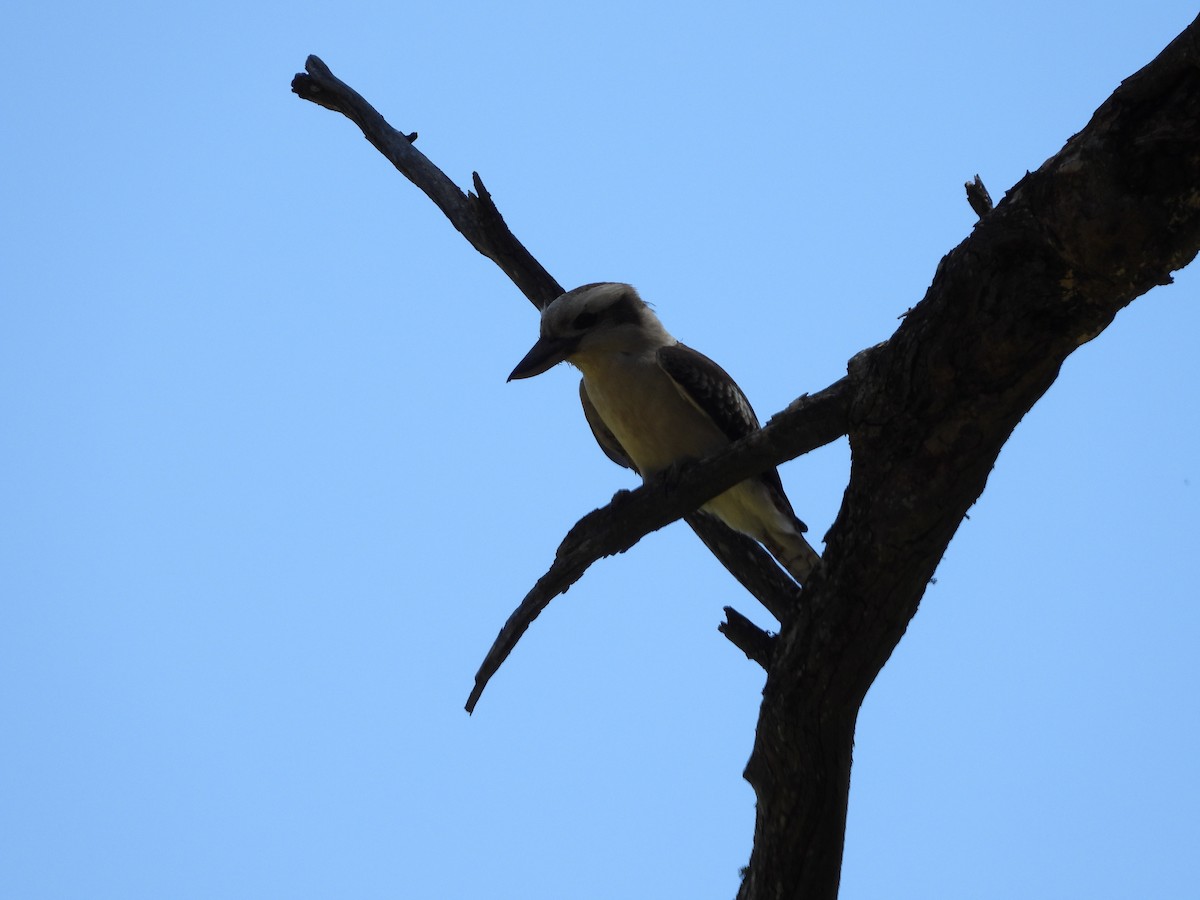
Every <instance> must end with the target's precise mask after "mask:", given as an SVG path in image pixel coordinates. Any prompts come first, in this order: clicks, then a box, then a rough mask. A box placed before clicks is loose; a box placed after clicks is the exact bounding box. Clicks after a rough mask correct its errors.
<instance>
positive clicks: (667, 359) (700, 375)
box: [508, 281, 821, 585]
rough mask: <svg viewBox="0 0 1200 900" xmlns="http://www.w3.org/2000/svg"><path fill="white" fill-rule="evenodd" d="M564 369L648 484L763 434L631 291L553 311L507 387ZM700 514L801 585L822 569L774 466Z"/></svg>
mask: <svg viewBox="0 0 1200 900" xmlns="http://www.w3.org/2000/svg"><path fill="white" fill-rule="evenodd" d="M561 362H567V363H570V364H571V365H573V366H575V367H576V368H577V369H579V371H580V372H581V373H582V374H583V379H582V380H581V381H580V384H579V397H580V400H581V401H582V403H583V412H584V417H585V418H586V419H587V423H588V425H589V426H590V427H591V430H592V434H593V435H594V436H595V438H596V442H597V443H598V444H599V445H600V449H602V450H603V451H604V453H605V454H606V455H607V456H608V458H609V459H611V460H612V461H613V462H615V463H617V464H618V465H621V466H624V467H626V468H629V469H633V470H634V471H635V472H637V473H638V474H639V475H641V477H642V479H643V481H646V480H649V479H650V478H652V477H653V476H654V475H656V474H658V473H660V472H662V471H663V470H664V469H667V468H669V467H671V466H673V465H677V464H680V463H683V462H685V461H687V460H697V459H703V458H704V457H707V456H711V455H712V454H713V453H716V452H717V451H718V450H720V449H722V448H723V447H726V446H728V445H729V444H731V443H733V442H734V441H736V440H738V439H739V438H742V437H744V436H745V435H747V434H749V433H751V432H752V431H756V430H757V429H758V428H759V423H758V417H757V416H756V415H755V414H754V409H753V408H752V407H751V406H750V401H749V400H747V399H746V395H745V393H743V391H742V389H741V388H740V387H738V385H737V382H735V381H734V380H733V378H731V377H730V376H729V374H728V373H727V372H726V371H725V370H724V369H722V368H721V367H720V366H719V365H717V364H716V363H715V362H713V361H712V360H711V359H709V358H708V357H707V356H705V355H704V354H703V353H700V352H699V351H696V350H693V349H692V348H691V347H688V346H686V345H684V344H681V343H680V342H679V341H677V340H676V339H675V338H674V337H672V336H671V334H670V333H669V332H668V331H667V330H666V328H665V327H663V324H662V322H661V321H660V320H659V318H658V316H657V315H655V313H654V312H653V311H652V310H651V309H650V307H649V306H648V305H647V304H646V302H645V301H644V300H642V298H641V296H639V294H638V292H637V290H636V289H635V288H634V287H633V286H632V285H629V284H624V283H621V282H610V281H605V282H596V283H593V284H585V285H583V286H582V287H577V288H575V289H574V290H570V291H567V292H566V293H564V294H561V295H560V296H559V297H557V298H556V299H554V300H553V301H551V302H550V303H548V304H547V305H546V306H545V307H544V308H543V310H542V316H541V327H540V334H539V337H538V340H537V343H535V344H534V345H533V347H532V348H531V349H530V350H529V352H528V353H527V354H525V357H524V358H523V359H522V360H521V361H520V362H519V363H517V366H516V368H515V369H513V371H512V374H511V375H509V376H508V380H509V381H514V380H517V379H522V378H532V377H533V376H535V375H540V374H542V373H543V372H546V371H548V370H549V369H551V368H553V367H554V366H556V365H558V364H559V363H561ZM700 509H701V511H702V512H704V513H707V514H708V515H711V516H715V517H716V518H717V519H719V520H721V521H722V522H724V523H725V524H726V525H728V526H729V527H730V528H732V529H734V530H735V531H738V532H741V533H742V534H745V535H748V536H749V537H751V538H753V539H754V540H755V541H758V542H759V543H760V544H762V545H763V546H764V547H765V548H766V549H767V551H768V552H769V553H770V554H771V556H773V557H774V558H775V560H776V562H778V563H779V564H780V565H781V566H782V567H783V569H784V570H785V571H786V572H787V573H788V574H789V575H791V577H792V578H793V579H795V580H796V581H797V582H798V583H800V584H802V585H803V584H804V583H806V582H807V581H808V580H809V578H810V577H811V575H812V573H813V571H814V570H815V569H816V568H817V567H818V566H819V565H820V561H821V558H820V556H819V555H818V554H817V552H816V551H815V550H813V548H812V547H811V546H809V543H808V541H807V540H805V538H804V533H805V532H806V531H807V530H808V527H807V526H806V525H805V524H804V523H803V522H802V521H801V520H800V519H799V518H798V517H797V516H796V513H795V511H794V510H793V509H792V504H791V501H789V500H788V497H787V494H785V493H784V490H783V482H782V481H781V480H780V478H779V472H778V471H777V470H776V469H774V468H771V469H768V470H766V471H764V472H762V473H760V474H759V475H756V476H755V477H753V478H748V479H746V480H745V481H743V482H740V483H738V484H736V485H734V486H733V487H732V488H730V489H729V490H727V491H725V492H724V493H723V494H719V495H718V496H716V497H714V498H713V499H711V500H709V501H708V502H707V503H705V504H704V505H703V506H702V507H701V508H700Z"/></svg>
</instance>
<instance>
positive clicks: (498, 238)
mask: <svg viewBox="0 0 1200 900" xmlns="http://www.w3.org/2000/svg"><path fill="white" fill-rule="evenodd" d="M304 70H305V73H307V74H305V73H300V74H297V75H296V77H295V78H293V79H292V92H293V93H295V94H296V95H297V96H299V97H301V98H302V99H304V100H309V101H311V102H313V103H316V104H318V105H319V106H323V107H325V108H326V109H330V110H333V111H334V112H339V113H341V114H342V115H344V116H345V117H346V118H348V119H349V120H350V121H352V122H353V123H354V124H355V125H357V126H358V127H359V128H360V129H362V133H363V136H364V137H365V138H366V139H367V140H368V141H370V142H371V144H372V145H374V147H375V149H376V150H378V151H379V152H380V153H382V154H383V155H384V156H385V157H387V159H388V160H389V161H390V162H391V163H392V165H393V166H395V167H396V168H397V169H398V170H399V171H400V174H402V175H403V176H404V177H405V178H407V179H408V180H409V181H411V182H412V183H413V184H415V185H416V186H417V187H419V188H420V189H421V190H422V191H424V192H425V194H426V196H428V197H429V199H430V200H432V201H433V202H434V203H435V204H436V205H437V208H438V209H440V210H441V211H442V212H443V213H444V214H445V216H446V218H447V219H449V220H450V224H452V225H453V226H454V227H455V228H456V229H457V230H458V231H459V233H460V234H462V236H463V237H465V238H466V239H467V241H468V242H469V243H470V244H471V246H472V247H474V248H475V249H476V250H478V251H479V252H480V253H482V254H483V255H484V256H486V257H487V258H488V259H490V260H491V261H492V262H494V263H495V264H496V265H498V266H499V267H500V268H501V269H502V270H503V271H504V274H505V275H507V276H508V277H509V278H510V279H511V280H512V282H513V284H515V285H516V286H517V287H518V288H519V289H520V291H521V293H523V294H524V295H525V296H526V297H528V298H529V301H530V302H531V303H533V305H534V306H536V307H537V308H538V309H541V308H542V307H543V306H545V305H546V304H547V303H549V302H550V301H551V300H553V299H554V298H555V297H557V296H558V295H559V294H561V293H562V292H563V289H562V287H561V286H560V285H559V283H558V282H557V281H555V280H554V279H553V278H552V277H551V276H550V273H549V272H547V271H546V270H545V269H544V268H543V267H542V264H541V263H539V262H538V261H537V260H536V259H534V258H533V254H531V253H530V252H529V251H528V250H526V249H525V246H524V245H523V244H522V243H521V242H520V241H518V240H517V239H516V237H515V236H514V235H513V233H512V232H511V231H509V229H508V225H507V224H505V222H504V217H503V216H501V215H500V210H498V209H497V208H496V204H495V203H493V202H492V195H491V194H489V193H488V191H487V189H486V188H485V187H484V186H483V181H482V180H481V179H480V177H479V174H478V173H475V172H473V173H472V174H471V178H472V181H473V182H474V185H475V191H476V193H470V192H468V193H465V194H464V193H463V192H462V191H461V190H460V189H459V187H458V185H456V184H455V183H454V182H453V181H451V180H450V179H449V178H448V177H447V176H446V173H445V172H443V171H442V170H441V169H439V168H438V167H437V166H435V165H434V164H433V163H432V162H430V160H429V158H428V157H427V156H426V155H425V154H424V153H422V152H421V151H420V150H418V149H417V148H416V147H414V146H413V141H414V140H416V137H417V135H416V132H413V133H412V134H411V135H406V134H402V133H401V132H399V131H397V130H396V129H395V128H393V127H392V126H391V125H389V124H388V123H387V120H386V119H384V117H383V116H381V115H380V114H379V112H378V111H377V110H376V109H375V107H373V106H372V105H371V104H370V103H368V102H367V101H366V100H364V99H363V97H362V95H361V94H359V93H358V91H356V90H354V88H352V87H350V86H349V85H348V84H346V83H345V82H343V81H341V80H340V79H338V78H337V77H336V76H335V75H334V74H333V72H331V71H330V70H329V67H328V66H327V65H325V63H323V62H322V61H321V60H320V59H319V58H318V57H316V56H310V57H309V58H308V59H307V60H305V62H304Z"/></svg>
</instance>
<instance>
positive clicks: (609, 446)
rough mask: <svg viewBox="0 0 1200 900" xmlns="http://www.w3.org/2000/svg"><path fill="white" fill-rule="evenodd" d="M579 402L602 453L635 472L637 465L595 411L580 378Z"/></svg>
mask: <svg viewBox="0 0 1200 900" xmlns="http://www.w3.org/2000/svg"><path fill="white" fill-rule="evenodd" d="M579 402H580V403H582V404H583V416H584V418H585V419H587V423H588V426H589V427H590V428H591V429H592V436H593V437H595V438H596V443H597V444H599V445H600V449H601V450H603V451H604V455H605V456H607V457H608V458H609V459H611V460H612V461H613V462H615V463H616V464H617V465H618V466H624V467H625V468H626V469H633V471H635V472H637V466H635V465H634V464H633V460H631V459H630V458H629V454H627V453H626V452H625V448H624V447H622V446H621V442H620V441H618V440H617V436H616V435H615V434H613V433H612V432H611V431H609V430H608V426H607V425H605V424H604V420H603V419H601V418H600V413H598V412H596V407H595V406H594V405H593V404H592V398H591V397H589V396H588V392H587V387H586V386H585V385H584V383H583V380H582V379H580V381H579ZM639 474H640V473H639Z"/></svg>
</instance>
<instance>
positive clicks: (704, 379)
mask: <svg viewBox="0 0 1200 900" xmlns="http://www.w3.org/2000/svg"><path fill="white" fill-rule="evenodd" d="M657 356H658V364H659V366H660V367H661V368H662V370H663V371H664V372H666V373H667V375H668V376H669V377H670V379H671V380H672V381H673V382H674V383H675V387H676V388H677V389H678V390H679V393H680V394H682V395H683V397H684V398H685V399H686V400H687V401H688V402H689V403H691V404H692V405H693V406H695V407H696V408H697V409H699V410H700V412H702V413H704V414H705V415H706V416H708V417H709V418H710V419H712V420H713V422H714V423H716V426H717V427H718V428H720V429H721V431H722V432H723V433H724V435H725V436H726V437H727V438H729V440H730V441H737V440H740V439H741V438H744V437H745V436H746V435H748V434H750V432H752V431H757V430H758V427H759V425H758V416H756V415H755V414H754V408H753V407H752V406H751V405H750V401H749V400H747V399H746V395H745V394H744V393H742V389H741V388H740V387H738V384H737V382H736V381H734V380H733V379H732V378H731V377H729V373H728V372H726V371H725V370H724V369H722V368H721V367H720V366H719V365H717V364H716V363H715V362H713V361H712V360H711V359H709V358H708V357H707V356H705V355H704V354H703V353H701V352H700V351H698V350H693V349H692V348H691V347H688V346H687V345H686V344H679V343H676V344H672V345H670V346H668V347H662V348H660V349H659V351H658V355H657ZM589 421H590V419H589ZM592 430H593V431H595V430H596V429H595V426H593V427H592ZM597 440H599V438H597ZM601 446H603V442H601ZM605 452H606V453H607V452H608V451H607V449H606V450H605ZM609 456H612V454H611V453H610V454H609ZM759 477H760V478H761V479H762V480H763V481H764V482H765V483H766V485H767V486H768V487H769V488H771V493H772V494H773V495H774V499H775V502H776V504H778V505H779V507H780V508H781V509H782V510H783V511H784V512H786V513H787V514H788V515H789V516H791V517H792V518H793V519H795V520H796V522H797V524H798V525H799V526H800V530H801V531H807V530H808V526H807V525H805V524H804V523H803V522H802V521H800V519H799V518H798V517H797V516H796V513H795V511H794V510H793V509H792V504H791V501H790V500H788V498H787V494H785V493H784V491H783V482H782V481H781V480H780V478H779V472H778V470H776V469H774V468H771V469H768V470H767V471H765V472H763V473H762V474H761V475H760V476H759Z"/></svg>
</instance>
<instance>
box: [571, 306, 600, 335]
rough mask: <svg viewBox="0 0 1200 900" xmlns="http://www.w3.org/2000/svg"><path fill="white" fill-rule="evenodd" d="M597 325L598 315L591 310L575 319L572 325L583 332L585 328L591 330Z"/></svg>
mask: <svg viewBox="0 0 1200 900" xmlns="http://www.w3.org/2000/svg"><path fill="white" fill-rule="evenodd" d="M595 324H596V314H595V313H594V312H592V311H591V310H584V311H583V312H581V313H580V314H579V315H577V316H576V317H575V321H574V322H572V323H571V327H572V328H577V329H579V330H581V331H582V330H583V329H585V328H591V327H592V326H593V325H595Z"/></svg>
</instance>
